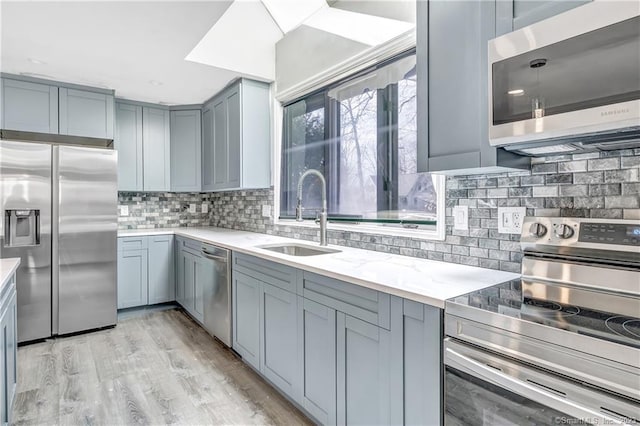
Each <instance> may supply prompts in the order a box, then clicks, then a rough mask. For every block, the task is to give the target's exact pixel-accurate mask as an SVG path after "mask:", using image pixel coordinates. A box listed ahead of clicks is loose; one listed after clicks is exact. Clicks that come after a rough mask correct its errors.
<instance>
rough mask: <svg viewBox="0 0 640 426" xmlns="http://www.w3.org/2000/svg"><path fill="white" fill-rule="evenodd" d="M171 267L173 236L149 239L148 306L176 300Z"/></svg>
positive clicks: (173, 274) (173, 273)
mask: <svg viewBox="0 0 640 426" xmlns="http://www.w3.org/2000/svg"><path fill="white" fill-rule="evenodd" d="M173 266H174V261H173V236H171V235H159V236H154V237H149V304H150V305H153V304H156V303H165V302H171V301H173V300H175V299H176V295H175V283H174V277H175V272H174V270H173Z"/></svg>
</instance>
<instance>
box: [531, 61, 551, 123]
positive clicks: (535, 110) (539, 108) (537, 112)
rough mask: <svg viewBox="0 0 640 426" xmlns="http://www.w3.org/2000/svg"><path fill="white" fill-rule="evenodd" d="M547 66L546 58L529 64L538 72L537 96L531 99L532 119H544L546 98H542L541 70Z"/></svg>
mask: <svg viewBox="0 0 640 426" xmlns="http://www.w3.org/2000/svg"><path fill="white" fill-rule="evenodd" d="M545 65H547V60H546V59H544V58H540V59H534V60H532V61H531V62H529V67H530V68H532V69H535V70H536V94H535V96H534V97H533V98H532V99H531V117H532V118H542V117H544V98H542V97H541V96H540V68H542V67H544V66H545Z"/></svg>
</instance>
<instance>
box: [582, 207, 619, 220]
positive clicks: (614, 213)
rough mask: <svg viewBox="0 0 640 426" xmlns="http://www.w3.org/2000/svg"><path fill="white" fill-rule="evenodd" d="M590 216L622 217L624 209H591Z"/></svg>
mask: <svg viewBox="0 0 640 426" xmlns="http://www.w3.org/2000/svg"><path fill="white" fill-rule="evenodd" d="M589 217H592V218H596V219H622V209H590V210H589Z"/></svg>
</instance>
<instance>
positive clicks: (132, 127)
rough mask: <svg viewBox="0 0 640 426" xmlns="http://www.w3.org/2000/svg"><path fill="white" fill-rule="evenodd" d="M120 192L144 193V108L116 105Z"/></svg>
mask: <svg viewBox="0 0 640 426" xmlns="http://www.w3.org/2000/svg"><path fill="white" fill-rule="evenodd" d="M113 143H114V148H115V149H116V150H117V151H118V190H119V191H142V190H143V185H142V107H141V106H136V105H129V104H122V103H116V134H115V138H114V140H113Z"/></svg>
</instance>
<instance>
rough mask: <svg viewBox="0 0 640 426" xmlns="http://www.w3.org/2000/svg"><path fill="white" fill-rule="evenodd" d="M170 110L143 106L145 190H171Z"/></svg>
mask: <svg viewBox="0 0 640 426" xmlns="http://www.w3.org/2000/svg"><path fill="white" fill-rule="evenodd" d="M169 126H170V117H169V110H166V109H161V108H151V107H146V106H145V107H143V108H142V146H143V148H142V159H143V161H142V173H143V187H144V190H145V191H152V192H155V191H170V190H171V185H170V176H171V170H170V168H171V161H170V157H171V152H170V138H171V135H170V127H169Z"/></svg>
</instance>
